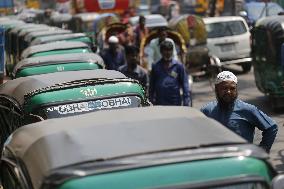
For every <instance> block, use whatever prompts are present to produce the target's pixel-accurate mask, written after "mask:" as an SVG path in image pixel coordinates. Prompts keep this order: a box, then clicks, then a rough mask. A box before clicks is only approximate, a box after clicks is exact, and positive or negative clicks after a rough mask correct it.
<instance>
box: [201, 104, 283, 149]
mask: <svg viewBox="0 0 284 189" xmlns="http://www.w3.org/2000/svg"><path fill="white" fill-rule="evenodd" d="M201 111H202V112H203V113H204V114H205V115H206V116H208V117H211V118H213V119H215V120H217V121H218V122H220V123H222V124H223V125H224V126H226V127H227V128H229V129H230V130H232V131H234V132H235V133H237V134H238V135H240V136H241V137H243V138H244V139H246V140H247V141H248V142H251V143H252V142H253V138H254V133H255V127H257V128H258V129H259V130H261V131H262V141H261V142H260V146H262V147H263V148H264V149H265V150H266V151H268V152H269V151H270V148H271V146H272V144H273V142H274V139H275V137H276V134H277V131H278V127H277V124H276V123H275V122H274V121H273V120H272V119H271V118H270V117H268V116H267V115H266V114H265V113H263V112H262V111H261V110H259V109H258V108H257V107H255V106H254V105H251V104H248V103H245V102H243V101H241V100H239V99H237V100H236V101H235V103H234V104H233V106H232V107H231V109H229V110H223V109H221V108H220V106H219V105H218V102H217V101H213V102H210V103H209V104H207V105H205V106H204V107H202V108H201Z"/></svg>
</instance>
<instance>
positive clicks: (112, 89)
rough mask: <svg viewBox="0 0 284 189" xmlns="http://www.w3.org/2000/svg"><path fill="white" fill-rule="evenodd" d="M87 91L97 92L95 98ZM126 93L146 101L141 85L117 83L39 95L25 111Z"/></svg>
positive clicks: (26, 106)
mask: <svg viewBox="0 0 284 189" xmlns="http://www.w3.org/2000/svg"><path fill="white" fill-rule="evenodd" d="M86 90H95V91H96V94H95V95H94V96H88V95H86V94H85V93H84V91H86ZM125 93H131V94H137V96H140V97H141V98H142V100H145V98H146V97H145V91H144V89H143V87H142V86H141V85H139V84H138V83H132V82H117V83H112V84H101V85H96V86H84V87H76V88H72V89H62V90H58V91H50V92H45V93H40V94H37V95H35V96H33V97H31V98H30V99H28V100H27V102H26V104H25V109H26V111H27V112H32V111H33V109H34V108H36V107H37V106H40V105H46V104H49V103H55V102H56V103H60V102H61V103H63V102H66V101H76V100H82V101H84V100H86V99H94V98H99V97H109V96H113V95H122V94H125Z"/></svg>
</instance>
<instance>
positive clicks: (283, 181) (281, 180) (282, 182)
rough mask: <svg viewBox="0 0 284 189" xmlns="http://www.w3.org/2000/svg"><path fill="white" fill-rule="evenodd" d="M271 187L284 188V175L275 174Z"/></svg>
mask: <svg viewBox="0 0 284 189" xmlns="http://www.w3.org/2000/svg"><path fill="white" fill-rule="evenodd" d="M272 189H284V175H283V174H282V175H277V176H276V177H275V178H274V179H273V180H272Z"/></svg>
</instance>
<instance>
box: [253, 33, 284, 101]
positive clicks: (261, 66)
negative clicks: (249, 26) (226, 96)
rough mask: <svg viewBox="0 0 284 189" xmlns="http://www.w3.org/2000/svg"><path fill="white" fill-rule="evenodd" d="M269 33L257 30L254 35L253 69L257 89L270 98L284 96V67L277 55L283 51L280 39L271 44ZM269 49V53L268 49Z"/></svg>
mask: <svg viewBox="0 0 284 189" xmlns="http://www.w3.org/2000/svg"><path fill="white" fill-rule="evenodd" d="M267 33H268V32H267V31H266V30H265V29H262V28H255V29H254V35H253V40H254V43H253V53H252V58H253V67H254V76H255V83H256V86H257V88H258V89H259V90H260V91H261V92H262V93H264V94H268V95H270V96H278V97H280V96H282V97H283V96H284V88H283V87H282V82H283V80H284V72H283V67H282V65H281V60H280V56H277V53H279V52H280V50H281V44H282V42H283V40H282V42H281V43H280V41H279V40H280V39H278V40H276V39H275V40H274V41H277V43H276V42H274V41H272V42H271V39H270V37H269V36H268V35H267ZM268 47H269V49H270V50H269V51H267V48H268Z"/></svg>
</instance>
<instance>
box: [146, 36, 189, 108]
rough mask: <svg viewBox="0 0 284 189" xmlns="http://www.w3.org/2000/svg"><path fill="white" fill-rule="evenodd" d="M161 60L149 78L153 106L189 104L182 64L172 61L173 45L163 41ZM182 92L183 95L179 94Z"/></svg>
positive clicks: (186, 76) (185, 74)
mask: <svg viewBox="0 0 284 189" xmlns="http://www.w3.org/2000/svg"><path fill="white" fill-rule="evenodd" d="M160 51H161V55H162V58H161V59H160V60H159V61H158V62H157V63H156V64H154V65H152V71H151V76H150V88H149V97H150V101H151V102H152V103H153V104H154V105H177V106H178V105H184V106H189V105H190V104H191V103H190V102H191V99H190V93H189V84H188V75H187V73H186V71H185V68H184V66H183V64H181V63H180V62H178V61H177V60H175V59H173V44H172V43H171V42H169V41H163V42H162V43H161V45H160ZM180 89H182V90H183V95H182V96H181V94H180Z"/></svg>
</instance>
